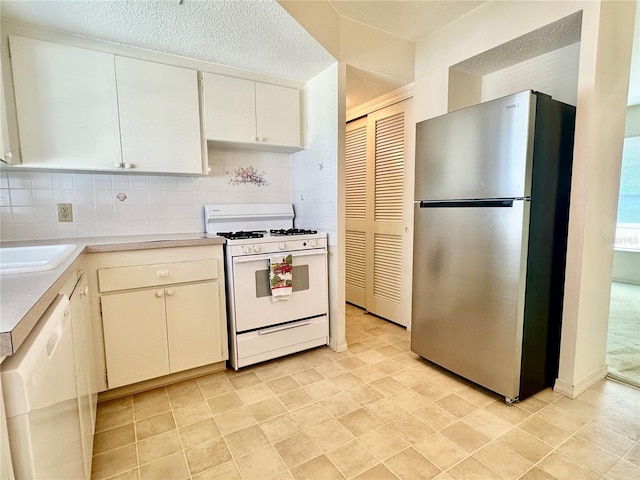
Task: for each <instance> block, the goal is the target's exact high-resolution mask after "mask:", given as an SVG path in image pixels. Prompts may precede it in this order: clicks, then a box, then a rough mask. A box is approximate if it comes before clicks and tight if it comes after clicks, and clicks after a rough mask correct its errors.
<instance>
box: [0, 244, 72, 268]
mask: <svg viewBox="0 0 640 480" xmlns="http://www.w3.org/2000/svg"><path fill="white" fill-rule="evenodd" d="M75 249H76V245H73V244H63V245H31V246H26V247H0V275H6V274H10V273H29V272H42V271H45V270H53V269H54V268H56V267H57V266H58V265H60V264H61V263H62V262H63V261H64V260H65V259H66V258H67V257H68V256H69V255H70V254H71V252H73V251H74V250H75Z"/></svg>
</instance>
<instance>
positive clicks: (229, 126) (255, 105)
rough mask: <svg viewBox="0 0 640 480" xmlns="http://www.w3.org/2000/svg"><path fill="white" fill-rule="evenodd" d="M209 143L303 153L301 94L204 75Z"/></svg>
mask: <svg viewBox="0 0 640 480" xmlns="http://www.w3.org/2000/svg"><path fill="white" fill-rule="evenodd" d="M202 85H203V102H204V119H205V120H204V131H205V137H206V139H207V140H211V141H217V142H231V143H240V144H245V145H252V146H253V147H254V148H264V149H265V150H270V149H278V150H282V151H288V152H294V151H298V150H300V149H301V148H302V147H301V137H300V131H301V129H300V120H301V117H300V91H299V90H297V89H295V88H289V87H282V86H278V85H269V84H266V83H259V82H254V81H251V80H243V79H239V78H233V77H227V76H224V75H216V74H212V73H203V74H202Z"/></svg>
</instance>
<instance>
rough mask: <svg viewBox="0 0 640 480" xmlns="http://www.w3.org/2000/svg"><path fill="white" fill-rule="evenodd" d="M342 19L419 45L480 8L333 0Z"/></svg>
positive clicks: (451, 0) (432, 1)
mask: <svg viewBox="0 0 640 480" xmlns="http://www.w3.org/2000/svg"><path fill="white" fill-rule="evenodd" d="M330 1H331V3H332V4H333V6H334V7H335V8H336V10H338V12H339V13H340V15H343V16H345V17H349V18H351V19H353V20H357V21H359V22H361V23H365V24H367V25H371V26H372V27H375V28H378V29H380V30H383V31H385V32H387V33H391V34H393V35H395V36H397V37H401V38H404V39H406V40H411V41H414V42H415V41H416V40H419V39H421V38H422V37H425V36H426V35H428V34H430V33H431V32H434V31H435V30H437V29H439V28H440V27H442V26H444V25H446V24H447V23H449V22H451V21H453V20H455V19H456V18H458V17H461V16H462V15H464V14H466V13H468V12H470V11H471V10H473V9H474V8H477V7H479V6H480V5H482V4H483V3H485V2H484V1H472V0H440V1H438V0H429V1H425V0H418V1H416V0H330Z"/></svg>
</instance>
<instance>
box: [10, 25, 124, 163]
mask: <svg viewBox="0 0 640 480" xmlns="http://www.w3.org/2000/svg"><path fill="white" fill-rule="evenodd" d="M10 44H11V65H12V70H13V83H14V88H15V98H16V108H17V115H18V131H19V135H20V147H21V151H22V163H23V164H24V165H25V166H29V167H49V168H51V167H53V168H73V169H78V170H83V169H84V170H105V169H109V170H113V168H114V164H118V165H119V164H120V162H121V154H120V137H119V127H118V106H117V99H116V79H115V73H114V64H113V55H111V54H108V53H102V52H95V51H92V50H86V49H82V48H75V47H69V46H66V45H60V44H57V43H50V42H42V41H39V40H33V39H29V38H22V37H15V36H12V37H10Z"/></svg>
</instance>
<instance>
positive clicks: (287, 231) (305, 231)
mask: <svg viewBox="0 0 640 480" xmlns="http://www.w3.org/2000/svg"><path fill="white" fill-rule="evenodd" d="M269 233H270V234H271V235H279V236H280V235H286V236H289V235H309V234H315V233H318V231H317V230H308V229H304V228H289V229H284V228H280V229H277V230H269Z"/></svg>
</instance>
